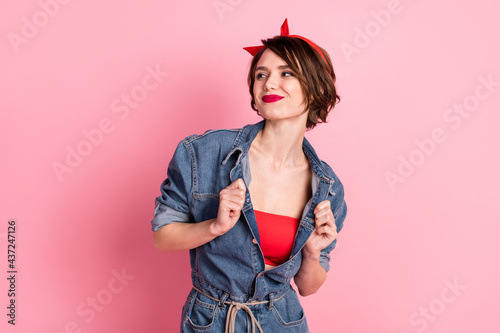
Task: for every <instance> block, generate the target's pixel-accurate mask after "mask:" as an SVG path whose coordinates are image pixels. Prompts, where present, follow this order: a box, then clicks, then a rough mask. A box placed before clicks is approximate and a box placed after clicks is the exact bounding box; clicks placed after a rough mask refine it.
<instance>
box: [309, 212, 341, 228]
mask: <svg viewBox="0 0 500 333" xmlns="http://www.w3.org/2000/svg"><path fill="white" fill-rule="evenodd" d="M314 223H315V224H316V227H319V226H322V225H324V224H327V225H329V226H331V227H333V226H335V227H336V225H335V221H334V220H333V218H332V217H331V216H329V215H323V216H321V217H320V218H317V219H316V220H315V221H314Z"/></svg>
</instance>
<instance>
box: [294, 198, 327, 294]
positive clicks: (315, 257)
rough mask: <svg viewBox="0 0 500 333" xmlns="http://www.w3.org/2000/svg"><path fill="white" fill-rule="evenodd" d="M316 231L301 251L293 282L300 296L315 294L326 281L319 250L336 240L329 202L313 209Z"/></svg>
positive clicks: (323, 202) (321, 203)
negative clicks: (299, 263) (298, 266)
mask: <svg viewBox="0 0 500 333" xmlns="http://www.w3.org/2000/svg"><path fill="white" fill-rule="evenodd" d="M314 215H315V219H316V221H315V222H316V229H315V230H314V231H313V232H312V234H311V236H310V237H309V239H308V240H307V242H306V244H305V245H304V248H303V249H302V265H301V266H300V269H299V271H298V272H297V274H296V275H295V278H294V281H295V284H296V285H297V288H298V289H299V294H300V295H301V296H308V295H312V294H314V293H316V292H317V291H318V289H319V288H320V287H321V286H322V285H323V283H324V282H325V280H326V271H325V268H323V267H322V266H321V265H320V262H319V257H320V254H321V250H323V249H324V248H326V247H327V246H328V245H329V244H331V243H332V242H333V241H334V240H335V239H336V238H337V227H336V225H335V219H334V217H333V213H332V210H331V207H330V201H328V200H324V201H322V202H320V203H319V204H318V205H317V206H316V208H315V209H314Z"/></svg>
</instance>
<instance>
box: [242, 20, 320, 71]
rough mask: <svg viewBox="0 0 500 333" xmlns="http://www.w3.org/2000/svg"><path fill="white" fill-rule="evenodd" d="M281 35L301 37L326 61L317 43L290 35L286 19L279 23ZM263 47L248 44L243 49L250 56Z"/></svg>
mask: <svg viewBox="0 0 500 333" xmlns="http://www.w3.org/2000/svg"><path fill="white" fill-rule="evenodd" d="M281 36H289V37H294V38H300V39H302V40H303V41H305V42H307V44H309V45H311V46H312V48H313V49H315V50H316V51H317V52H318V53H319V54H320V55H321V57H322V58H323V60H324V61H325V63H327V61H326V58H325V55H324V54H323V52H321V50H320V48H319V47H318V45H316V44H314V43H313V42H311V41H310V40H309V39H307V38H305V37H302V36H299V35H290V32H289V31H288V19H285V22H283V24H282V25H281ZM263 48H264V45H260V46H248V47H244V48H243V49H244V50H246V51H248V53H250V54H251V55H252V56H254V55H256V54H257V52H259V51H260V50H262V49H263Z"/></svg>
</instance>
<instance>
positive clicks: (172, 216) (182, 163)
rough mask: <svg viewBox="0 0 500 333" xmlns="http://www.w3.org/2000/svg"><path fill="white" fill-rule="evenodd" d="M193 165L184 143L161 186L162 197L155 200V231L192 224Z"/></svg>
mask: <svg viewBox="0 0 500 333" xmlns="http://www.w3.org/2000/svg"><path fill="white" fill-rule="evenodd" d="M192 178H193V177H192V163H191V156H190V154H189V152H188V150H187V147H186V144H185V142H184V141H182V142H180V143H179V145H178V146H177V148H176V150H175V153H174V156H173V157H172V160H170V163H169V165H168V169H167V178H166V179H165V180H164V181H163V183H162V184H161V187H160V190H161V195H160V196H159V197H157V198H156V199H155V210H154V217H153V220H152V221H151V225H152V229H153V231H158V230H159V229H160V228H161V227H163V226H165V225H167V224H170V223H174V222H191V221H192V215H191V211H190V207H191V204H192V193H193V191H192Z"/></svg>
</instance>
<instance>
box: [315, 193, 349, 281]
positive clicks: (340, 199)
mask: <svg viewBox="0 0 500 333" xmlns="http://www.w3.org/2000/svg"><path fill="white" fill-rule="evenodd" d="M330 202H331V205H332V211H333V217H334V219H335V225H336V226H337V232H340V230H342V227H343V226H344V220H345V217H346V215H347V206H346V203H345V200H344V189H343V186H342V185H340V187H339V188H337V189H335V194H334V195H333V199H332V200H330ZM335 245H337V239H335V240H334V241H333V242H331V243H330V244H329V245H328V246H327V247H326V248H324V249H323V250H321V254H320V256H319V263H320V265H321V266H322V267H323V268H324V269H325V271H326V272H328V271H329V270H330V252H331V251H332V250H333V249H334V248H335Z"/></svg>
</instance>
